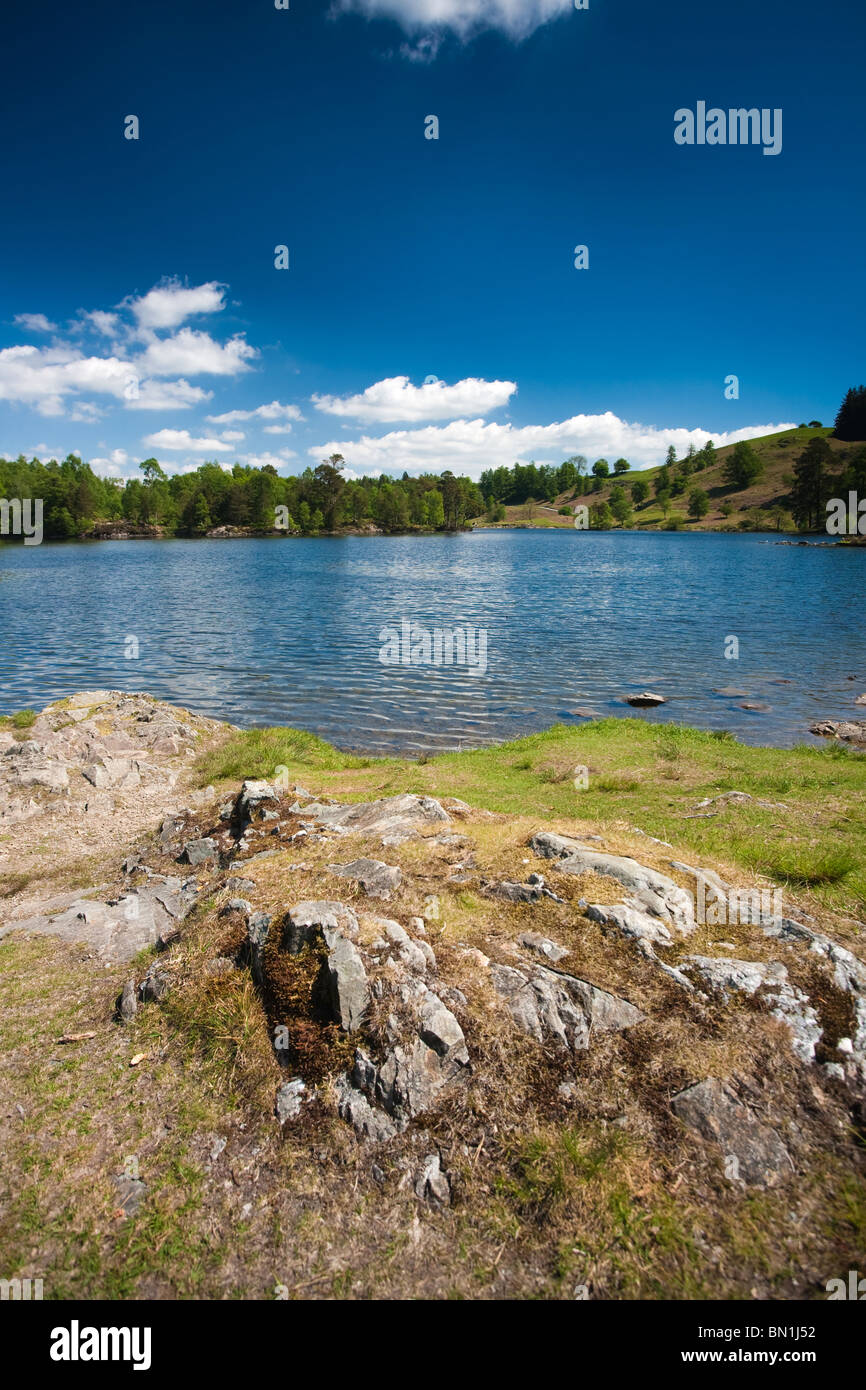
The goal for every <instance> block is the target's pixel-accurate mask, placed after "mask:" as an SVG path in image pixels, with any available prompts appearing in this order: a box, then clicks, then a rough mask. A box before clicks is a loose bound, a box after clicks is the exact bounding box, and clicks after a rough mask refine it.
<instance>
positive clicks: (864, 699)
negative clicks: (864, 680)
mask: <svg viewBox="0 0 866 1390" xmlns="http://www.w3.org/2000/svg"><path fill="white" fill-rule="evenodd" d="M854 703H855V705H866V694H864V695H858V696H857V698H856V700H855V701H854Z"/></svg>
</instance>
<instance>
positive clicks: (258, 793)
mask: <svg viewBox="0 0 866 1390" xmlns="http://www.w3.org/2000/svg"><path fill="white" fill-rule="evenodd" d="M279 800H280V799H279V797H278V795H277V793H276V791H275V790H274V788H273V787H272V786H271V785H270V783H268V782H263V781H259V780H257V779H254V778H247V780H246V781H245V782H244V783H243V785H242V787H241V789H240V792H239V793H238V798H237V801H236V802H235V808H234V818H235V820H237V822H238V823H239V824H240V825H244V824H246V823H248V822H249V821H256V820H261V819H263V816H264V812H265V811H268V810H273V808H274V806H275V805H278V804H279ZM269 803H271V804H269Z"/></svg>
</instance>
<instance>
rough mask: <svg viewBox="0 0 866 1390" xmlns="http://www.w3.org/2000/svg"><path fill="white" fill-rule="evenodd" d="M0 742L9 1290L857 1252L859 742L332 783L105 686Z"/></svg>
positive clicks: (323, 751) (760, 1286) (596, 749)
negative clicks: (586, 776)
mask: <svg viewBox="0 0 866 1390" xmlns="http://www.w3.org/2000/svg"><path fill="white" fill-rule="evenodd" d="M0 750H2V756H0V793H2V798H0V800H2V805H3V807H4V808H5V812H6V814H5V815H3V817H2V819H0V826H2V829H3V831H4V834H3V836H2V840H3V844H2V846H0V883H2V886H0V936H2V940H0V1053H2V1065H0V1145H2V1148H3V1152H4V1155H5V1156H6V1160H7V1161H6V1165H5V1167H4V1171H3V1174H2V1175H0V1241H2V1245H3V1248H4V1252H5V1259H6V1264H5V1273H6V1275H7V1276H9V1277H13V1276H14V1277H16V1278H22V1279H26V1278H35V1277H39V1278H42V1279H44V1283H45V1297H46V1298H52V1299H57V1298H66V1297H72V1296H77V1297H79V1298H93V1299H103V1298H125V1299H135V1298H139V1299H167V1298H184V1299H200V1298H212V1299H237V1298H253V1299H266V1300H267V1299H274V1298H277V1299H309V1298H315V1299H319V1298H326V1299H356V1298H374V1297H375V1298H391V1299H405V1298H418V1297H432V1298H441V1299H472V1300H478V1299H488V1298H530V1299H535V1298H546V1299H550V1298H553V1299H565V1300H574V1299H579V1300H584V1299H592V1300H595V1299H611V1298H617V1299H634V1298H691V1299H707V1298H721V1299H730V1298H752V1299H767V1298H769V1299H794V1298H797V1299H801V1298H802V1299H817V1300H821V1299H823V1298H824V1297H825V1295H826V1293H827V1291H828V1288H829V1285H828V1281H829V1280H831V1279H835V1278H837V1277H838V1276H840V1275H842V1274H844V1272H845V1271H847V1270H849V1269H856V1268H857V1267H858V1260H859V1259H860V1257H861V1255H862V1250H863V1241H864V1214H866V1181H864V1150H863V1146H862V1132H863V1121H864V1085H866V965H864V963H863V944H864V936H863V933H864V924H863V920H862V917H863V904H864V879H863V869H862V856H861V855H859V854H858V853H857V846H858V844H859V843H860V842H862V834H863V804H864V802H863V790H864V778H866V764H864V762H863V759H862V758H861V757H859V756H858V755H857V754H855V753H852V752H850V751H849V750H847V749H845V748H843V747H842V746H840V745H839V744H838V743H831V744H829V745H828V746H827V748H822V749H812V748H800V749H795V750H792V751H789V752H786V751H783V750H778V749H755V748H746V747H744V746H742V745H739V744H737V743H736V742H735V741H734V740H733V739H730V738H726V739H719V738H717V737H714V736H713V735H711V734H708V733H701V732H699V731H697V730H689V729H674V728H671V729H665V730H660V729H658V728H656V727H653V726H651V725H650V724H648V723H646V722H645V721H642V720H640V719H630V720H606V721H601V722H598V723H594V724H590V725H588V726H587V727H586V728H583V729H580V730H575V729H570V728H564V727H559V728H555V729H551V730H549V731H548V732H547V733H543V734H536V735H533V736H531V737H529V738H526V739H521V740H519V741H518V742H515V743H511V744H504V745H501V746H500V747H497V748H494V749H483V750H476V751H472V752H468V753H463V754H448V755H445V756H443V757H438V758H435V759H428V760H426V761H423V762H420V763H419V762H413V761H409V760H406V759H372V758H359V757H355V756H352V755H350V754H344V753H341V752H339V750H337V749H336V748H333V747H330V746H329V745H327V744H324V743H322V742H321V741H320V740H318V739H316V738H314V737H313V736H312V735H309V734H305V733H303V732H301V731H297V730H292V729H282V728H281V729H256V730H251V731H248V732H246V733H243V732H241V731H238V730H233V729H231V728H229V727H228V726H225V725H218V724H216V723H215V722H214V721H212V720H205V719H202V718H200V717H198V716H196V715H194V714H191V713H190V712H188V711H186V710H181V709H177V708H175V707H172V706H169V705H166V704H163V703H162V702H158V701H155V700H153V699H151V698H150V697H148V696H145V695H127V694H123V693H122V692H119V691H113V692H112V691H91V692H87V693H83V694H80V695H77V696H74V697H72V698H70V699H67V700H63V701H59V702H58V703H57V704H55V705H52V706H50V707H49V708H48V709H46V710H44V711H43V712H42V713H41V714H38V715H36V714H34V713H33V712H32V711H30V712H22V713H21V714H20V715H19V716H16V717H14V718H13V720H12V721H11V722H10V724H9V726H7V727H4V728H3V729H0ZM579 764H583V765H585V767H586V768H588V770H589V773H590V780H589V783H588V785H587V787H586V789H585V790H581V789H579V788H578V787H577V786H576V784H575V780H574V773H575V771H576V770H579V767H577V765H579ZM253 779H255V780H253ZM458 798H459V799H458ZM711 866H712V867H711ZM774 893H776V894H777V895H778V896H775V897H774V896H773V894H774ZM756 895H757V898H759V899H760V916H759V917H758V919H757V920H756V918H755V915H754V909H753V908H752V907H747V906H745V904H746V903H749V904H750V903H752V902H753V901H754V900H755V897H756ZM705 898H706V907H707V910H706V911H704V901H705ZM771 898H772V907H771V908H770V909H769V912H765V899H766V901H767V904H768V905H769V903H770V900H771ZM719 910H720V911H721V915H719ZM861 1267H862V1266H861Z"/></svg>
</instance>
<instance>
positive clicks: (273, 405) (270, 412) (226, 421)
mask: <svg viewBox="0 0 866 1390" xmlns="http://www.w3.org/2000/svg"><path fill="white" fill-rule="evenodd" d="M207 418H208V420H210V422H211V424H212V425H234V424H237V423H238V422H239V421H241V420H282V421H284V422H285V421H288V420H303V418H304V417H303V415H302V414H301V412H300V410H299V409H298V407H297V406H296V405H281V404H280V402H279V401H271V402H270V404H269V405H258V406H256V408H255V410H227V411H226V412H225V414H224V415H208V417H207ZM280 428H283V426H281V427H280ZM290 428H291V427H290V426H289V425H287V424H286V425H285V429H286V430H287V431H288V430H289V429H290ZM267 433H276V430H274V429H272V430H270V431H267Z"/></svg>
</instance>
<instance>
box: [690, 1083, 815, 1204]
mask: <svg viewBox="0 0 866 1390" xmlns="http://www.w3.org/2000/svg"><path fill="white" fill-rule="evenodd" d="M671 1109H672V1110H673V1112H674V1114H675V1115H676V1116H677V1118H678V1119H680V1120H682V1122H683V1124H685V1125H687V1126H688V1127H689V1129H692V1130H694V1131H695V1132H696V1133H697V1134H699V1135H700V1136H701V1138H702V1139H705V1140H708V1141H709V1142H710V1143H713V1144H716V1145H718V1147H719V1149H720V1150H721V1153H722V1155H723V1157H724V1161H725V1174H726V1176H727V1177H728V1178H729V1179H730V1180H731V1181H732V1182H742V1183H744V1184H746V1185H747V1186H749V1187H773V1186H775V1184H776V1183H778V1182H779V1181H780V1179H782V1178H783V1177H787V1176H789V1175H790V1173H791V1172H792V1171H793V1166H794V1165H793V1164H792V1162H791V1158H790V1155H789V1153H788V1150H787V1149H786V1148H785V1145H784V1144H783V1143H782V1141H781V1139H780V1138H779V1136H778V1134H777V1133H776V1131H775V1130H774V1129H771V1128H770V1127H769V1126H768V1125H765V1124H762V1123H761V1122H760V1121H759V1120H758V1119H756V1117H755V1116H754V1115H753V1114H752V1112H751V1111H750V1110H749V1109H748V1108H747V1107H746V1106H745V1105H742V1104H741V1103H740V1101H739V1100H738V1099H737V1097H736V1095H735V1094H734V1093H733V1091H732V1090H731V1089H730V1088H729V1087H728V1086H727V1085H725V1083H724V1082H722V1081H718V1080H716V1079H715V1078H713V1077H711V1078H709V1079H708V1080H706V1081H700V1082H698V1083H697V1085H695V1086H690V1087H688V1089H687V1090H685V1091H680V1093H679V1095H676V1096H674V1098H673V1100H672V1101H671Z"/></svg>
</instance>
